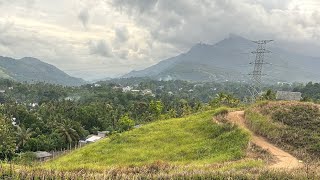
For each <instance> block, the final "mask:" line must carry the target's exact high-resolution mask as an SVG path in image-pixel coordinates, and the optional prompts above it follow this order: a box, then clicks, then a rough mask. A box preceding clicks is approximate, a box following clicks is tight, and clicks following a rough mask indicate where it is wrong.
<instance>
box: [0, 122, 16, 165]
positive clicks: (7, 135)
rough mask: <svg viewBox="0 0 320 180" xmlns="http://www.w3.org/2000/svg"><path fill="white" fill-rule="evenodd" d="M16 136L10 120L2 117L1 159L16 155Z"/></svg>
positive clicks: (0, 134)
mask: <svg viewBox="0 0 320 180" xmlns="http://www.w3.org/2000/svg"><path fill="white" fill-rule="evenodd" d="M15 148H16V147H15V137H14V134H13V128H12V127H11V124H10V121H8V120H7V119H5V118H3V117H0V161H1V160H10V159H11V158H12V157H13V156H14V151H15Z"/></svg>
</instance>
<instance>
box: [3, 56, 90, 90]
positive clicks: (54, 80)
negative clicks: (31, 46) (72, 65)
mask: <svg viewBox="0 0 320 180" xmlns="http://www.w3.org/2000/svg"><path fill="white" fill-rule="evenodd" d="M0 67H1V71H2V73H0V75H1V78H9V79H13V80H16V81H20V82H24V81H26V82H30V83H34V82H47V83H51V84H60V85H69V86H76V85H81V84H84V83H85V81H84V80H82V79H80V78H74V77H71V76H69V75H68V74H66V73H64V72H63V71H61V70H59V69H58V68H56V67H55V66H53V65H50V64H47V63H44V62H42V61H40V60H38V59H35V58H30V57H28V58H22V59H19V60H16V59H12V58H8V57H1V56H0Z"/></svg>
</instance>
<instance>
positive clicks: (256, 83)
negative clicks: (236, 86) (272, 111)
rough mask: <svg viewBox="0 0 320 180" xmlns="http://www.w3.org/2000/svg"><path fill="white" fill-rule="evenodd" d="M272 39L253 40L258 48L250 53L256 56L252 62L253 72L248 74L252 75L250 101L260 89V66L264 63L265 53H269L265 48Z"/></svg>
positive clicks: (257, 94)
mask: <svg viewBox="0 0 320 180" xmlns="http://www.w3.org/2000/svg"><path fill="white" fill-rule="evenodd" d="M272 41H273V40H259V41H253V42H254V43H256V44H258V48H257V50H256V51H254V52H252V54H255V56H256V58H255V61H254V62H253V63H250V64H254V69H253V72H252V73H251V74H249V75H251V76H252V79H251V92H250V93H251V97H252V101H255V100H256V98H257V97H258V96H259V94H260V92H261V91H262V89H261V86H262V76H263V74H262V67H263V65H264V64H266V62H265V61H264V60H265V54H266V53H271V51H269V50H267V49H266V46H267V44H268V43H270V42H272Z"/></svg>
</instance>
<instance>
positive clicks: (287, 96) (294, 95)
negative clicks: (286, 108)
mask: <svg viewBox="0 0 320 180" xmlns="http://www.w3.org/2000/svg"><path fill="white" fill-rule="evenodd" d="M301 95H302V94H301V93H300V92H289V91H277V94H276V99H277V100H285V101H300V100H301V99H302V97H301Z"/></svg>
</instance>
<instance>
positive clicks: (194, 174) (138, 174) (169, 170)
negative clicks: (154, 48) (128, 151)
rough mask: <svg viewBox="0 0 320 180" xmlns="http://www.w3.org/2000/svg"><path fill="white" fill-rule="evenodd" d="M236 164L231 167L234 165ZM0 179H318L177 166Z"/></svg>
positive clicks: (15, 172) (14, 172)
mask: <svg viewBox="0 0 320 180" xmlns="http://www.w3.org/2000/svg"><path fill="white" fill-rule="evenodd" d="M235 164H237V163H233V164H232V165H235ZM0 179H10V180H18V179H19V180H20V179H26V180H29V179H30V180H33V179H39V180H42V179H43V180H45V179H70V180H77V179H81V180H83V179H85V180H87V179H88V180H90V179H96V180H99V179H115V180H117V179H261V180H265V179H279V180H280V179H281V180H282V179H297V180H304V179H305V180H307V179H320V175H319V172H317V171H309V170H307V169H299V170H296V171H272V170H267V169H264V168H242V169H237V168H233V169H227V170H223V169H219V168H218V169H217V168H216V167H211V166H203V167H194V166H176V165H170V164H167V163H164V162H160V161H159V162H155V163H152V164H149V165H145V166H141V167H117V168H109V169H106V170H104V171H89V170H82V171H55V170H44V169H34V168H21V167H20V168H17V169H15V167H14V166H12V167H10V166H2V165H0Z"/></svg>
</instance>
